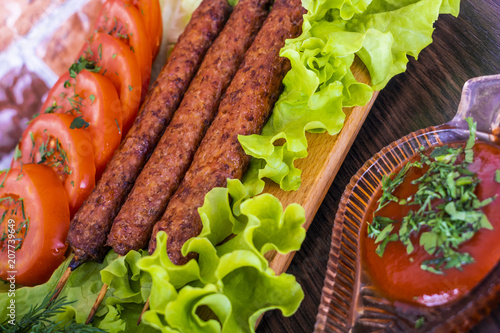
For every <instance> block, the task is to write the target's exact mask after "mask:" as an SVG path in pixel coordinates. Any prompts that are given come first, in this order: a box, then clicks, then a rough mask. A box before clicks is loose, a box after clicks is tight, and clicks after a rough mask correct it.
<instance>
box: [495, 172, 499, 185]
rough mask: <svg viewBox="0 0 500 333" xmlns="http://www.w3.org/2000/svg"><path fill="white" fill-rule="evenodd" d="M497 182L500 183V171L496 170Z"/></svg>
mask: <svg viewBox="0 0 500 333" xmlns="http://www.w3.org/2000/svg"><path fill="white" fill-rule="evenodd" d="M495 181H496V182H497V183H500V170H495Z"/></svg>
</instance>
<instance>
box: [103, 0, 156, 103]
mask: <svg viewBox="0 0 500 333" xmlns="http://www.w3.org/2000/svg"><path fill="white" fill-rule="evenodd" d="M94 30H95V31H98V32H104V33H107V34H110V35H111V36H113V37H115V38H117V39H119V40H120V41H122V42H124V43H125V44H127V45H128V46H129V47H130V50H132V52H133V53H134V55H135V57H136V59H137V63H138V65H139V68H140V70H141V78H142V96H141V100H144V97H146V92H147V91H148V87H149V80H150V79H151V64H152V62H153V56H152V53H151V52H152V51H151V49H150V48H149V47H148V45H150V42H149V36H148V32H147V30H146V26H145V24H144V22H143V20H142V17H141V14H140V13H139V10H138V9H137V8H136V7H134V6H132V4H130V3H129V2H127V1H124V0H108V1H106V2H105V3H104V5H103V7H102V9H101V12H100V13H99V15H98V16H97V19H96V21H95V29H94Z"/></svg>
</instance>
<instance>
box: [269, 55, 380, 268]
mask: <svg viewBox="0 0 500 333" xmlns="http://www.w3.org/2000/svg"><path fill="white" fill-rule="evenodd" d="M351 70H352V72H353V74H354V77H355V78H356V80H358V81H359V82H362V83H366V84H368V83H370V74H369V72H368V70H367V69H366V67H365V66H364V64H363V63H362V62H361V61H360V60H359V59H358V58H356V59H355V61H354V63H353V65H352V66H351ZM377 95H378V91H376V92H374V94H373V96H372V99H371V100H370V102H368V103H367V104H366V105H365V106H357V107H351V108H344V110H343V111H344V112H345V114H346V119H345V123H344V127H343V128H342V130H341V131H340V133H339V134H338V135H334V136H331V135H329V134H328V133H322V134H312V133H307V134H306V137H307V142H308V144H309V147H308V150H307V151H308V156H307V157H306V158H303V159H300V160H297V161H296V164H295V166H296V167H297V168H299V169H301V170H302V184H301V186H300V188H299V189H298V190H297V191H289V192H286V191H283V190H281V189H280V188H279V185H277V184H276V183H274V182H272V181H269V180H267V181H266V187H265V189H264V192H267V193H271V194H273V195H274V196H276V197H277V198H278V199H280V201H281V203H282V205H283V208H285V207H286V206H288V205H289V204H291V203H298V204H300V205H301V206H302V207H304V210H305V216H306V222H305V223H304V228H305V229H306V230H307V229H308V228H309V226H310V225H311V222H312V221H313V219H314V215H316V212H317V211H318V208H319V206H320V205H321V202H322V201H323V199H324V198H325V195H326V193H327V192H328V189H329V188H330V186H331V184H332V182H333V180H334V179H335V175H336V174H337V172H338V170H339V168H340V166H341V165H342V162H343V161H344V159H345V157H346V155H347V152H348V151H349V149H350V148H351V145H352V143H353V142H354V139H355V138H356V136H357V135H358V132H359V130H360V128H361V126H362V125H363V122H364V121H365V118H366V116H367V115H368V112H370V109H371V107H372V105H373V103H374V102H375V99H376V98H377ZM294 255H295V252H291V253H288V254H286V255H283V254H280V253H278V252H277V251H269V252H268V253H267V254H266V256H265V257H266V258H267V259H268V260H269V265H270V267H271V268H272V269H273V270H274V272H275V273H276V274H281V273H282V272H285V271H286V270H287V268H288V266H289V265H290V262H291V261H292V259H293V256H294Z"/></svg>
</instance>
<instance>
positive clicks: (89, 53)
mask: <svg viewBox="0 0 500 333" xmlns="http://www.w3.org/2000/svg"><path fill="white" fill-rule="evenodd" d="M81 55H82V56H83V57H84V58H85V60H86V61H91V62H93V63H95V65H96V66H97V69H99V73H100V74H102V75H104V76H105V77H107V78H108V79H110V80H111V82H113V85H114V86H115V88H116V91H117V92H118V96H119V97H120V103H121V106H122V113H123V129H122V132H123V135H125V134H126V133H127V132H128V130H129V129H130V127H131V126H132V123H133V122H134V119H135V117H136V115H137V111H138V109H139V104H140V101H141V91H142V89H141V72H140V70H139V66H138V65H137V60H136V58H135V56H134V53H133V52H132V51H131V50H130V47H129V46H128V45H127V44H125V43H123V42H121V41H119V40H118V39H116V38H114V37H112V36H110V35H108V34H105V33H102V32H100V33H96V34H94V35H93V36H92V37H91V38H90V40H89V41H88V43H87V44H86V45H85V46H84V47H83V49H82V51H81ZM78 61H79V62H81V61H80V59H79V60H78Z"/></svg>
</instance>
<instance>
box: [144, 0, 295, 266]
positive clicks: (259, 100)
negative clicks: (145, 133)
mask: <svg viewBox="0 0 500 333" xmlns="http://www.w3.org/2000/svg"><path fill="white" fill-rule="evenodd" d="M304 13H305V10H304V8H303V7H302V4H301V1H300V0H277V1H276V2H275V3H274V5H273V8H272V10H271V13H270V14H269V16H268V17H267V19H266V21H265V22H264V25H263V26H262V29H261V30H260V31H259V33H258V35H257V37H256V38H255V41H254V42H253V44H252V46H251V47H250V49H249V50H248V51H247V53H246V54H245V59H244V60H243V64H242V65H241V67H240V69H239V70H238V72H237V73H236V74H235V76H234V78H233V81H232V82H231V84H230V86H229V87H228V89H227V91H226V92H225V95H224V97H223V99H222V101H221V103H220V106H219V111H218V114H217V116H216V118H215V119H214V121H213V122H212V124H211V126H210V127H209V129H208V131H207V133H206V135H205V137H204V138H203V140H202V142H201V144H200V147H199V148H198V150H197V151H196V154H195V156H194V159H193V162H192V164H191V166H190V168H189V170H188V171H187V173H186V175H185V177H184V179H183V181H182V182H181V184H180V186H179V188H178V189H177V191H176V192H175V194H174V195H173V196H172V198H171V199H170V201H169V203H168V206H167V209H166V211H165V213H164V215H163V217H162V219H161V220H160V221H159V222H157V223H156V225H155V227H154V229H153V234H152V236H151V240H150V244H149V252H150V253H152V252H153V251H154V250H155V248H156V235H157V233H158V232H159V231H165V232H166V234H167V235H168V240H167V252H168V255H169V258H170V260H171V261H172V262H173V263H174V264H184V263H186V262H187V261H188V260H189V259H190V258H192V256H190V255H188V256H187V257H184V256H183V255H182V253H181V249H182V246H183V244H184V243H185V242H186V241H187V240H188V239H190V238H192V237H195V236H197V235H198V234H199V233H200V232H201V229H202V222H201V218H200V216H199V214H198V208H199V207H201V206H202V205H203V202H204V199H205V195H206V194H207V193H208V192H209V191H210V190H211V189H213V188H215V187H220V186H225V185H226V182H227V179H228V178H231V179H241V177H242V175H243V174H244V171H245V169H246V167H247V166H248V163H249V161H250V156H248V155H246V154H245V152H244V151H243V148H242V147H241V145H240V143H239V141H238V135H249V134H256V133H260V132H261V130H262V127H263V126H264V124H265V122H266V120H267V118H268V116H269V115H270V113H271V110H272V108H273V105H274V103H275V102H276V100H277V98H278V95H279V93H280V92H281V89H280V88H281V82H282V80H283V78H284V76H285V74H286V72H287V71H288V70H289V68H290V63H289V61H288V59H285V58H282V57H280V56H279V51H280V49H281V48H282V47H283V45H285V40H286V39H288V38H293V37H296V36H297V35H298V34H299V33H300V28H301V23H302V15H303V14H304Z"/></svg>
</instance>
